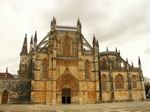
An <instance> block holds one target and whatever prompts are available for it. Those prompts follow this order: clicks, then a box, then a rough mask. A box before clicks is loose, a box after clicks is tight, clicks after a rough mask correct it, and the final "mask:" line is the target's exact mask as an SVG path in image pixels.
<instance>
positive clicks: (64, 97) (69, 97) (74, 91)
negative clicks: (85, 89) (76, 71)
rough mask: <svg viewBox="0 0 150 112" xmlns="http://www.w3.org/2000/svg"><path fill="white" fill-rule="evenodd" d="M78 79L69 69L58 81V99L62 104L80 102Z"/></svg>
mask: <svg viewBox="0 0 150 112" xmlns="http://www.w3.org/2000/svg"><path fill="white" fill-rule="evenodd" d="M78 88H79V85H78V81H77V79H76V78H75V77H74V76H73V75H72V74H71V73H70V71H69V70H68V69H67V70H66V71H65V72H64V74H62V75H61V76H60V77H58V79H57V81H56V94H57V95H56V101H57V103H62V104H69V103H71V104H73V103H76V102H78V97H77V96H78V91H79V90H78Z"/></svg>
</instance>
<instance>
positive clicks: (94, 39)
mask: <svg viewBox="0 0 150 112" xmlns="http://www.w3.org/2000/svg"><path fill="white" fill-rule="evenodd" d="M95 45H96V38H95V35H94V34H93V48H94V46H95Z"/></svg>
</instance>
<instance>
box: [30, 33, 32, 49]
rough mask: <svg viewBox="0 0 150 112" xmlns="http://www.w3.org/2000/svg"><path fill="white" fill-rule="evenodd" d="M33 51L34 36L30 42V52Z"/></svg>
mask: <svg viewBox="0 0 150 112" xmlns="http://www.w3.org/2000/svg"><path fill="white" fill-rule="evenodd" d="M32 50H33V35H32V36H31V41H30V52H32Z"/></svg>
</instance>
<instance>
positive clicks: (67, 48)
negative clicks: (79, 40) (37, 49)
mask: <svg viewBox="0 0 150 112" xmlns="http://www.w3.org/2000/svg"><path fill="white" fill-rule="evenodd" d="M63 55H64V56H70V55H71V38H70V37H69V36H68V35H66V36H65V37H64V39H63Z"/></svg>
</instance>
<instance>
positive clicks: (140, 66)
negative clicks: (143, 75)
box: [138, 57, 142, 69]
mask: <svg viewBox="0 0 150 112" xmlns="http://www.w3.org/2000/svg"><path fill="white" fill-rule="evenodd" d="M138 65H139V68H140V69H141V68H142V65H141V59H140V57H138Z"/></svg>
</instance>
